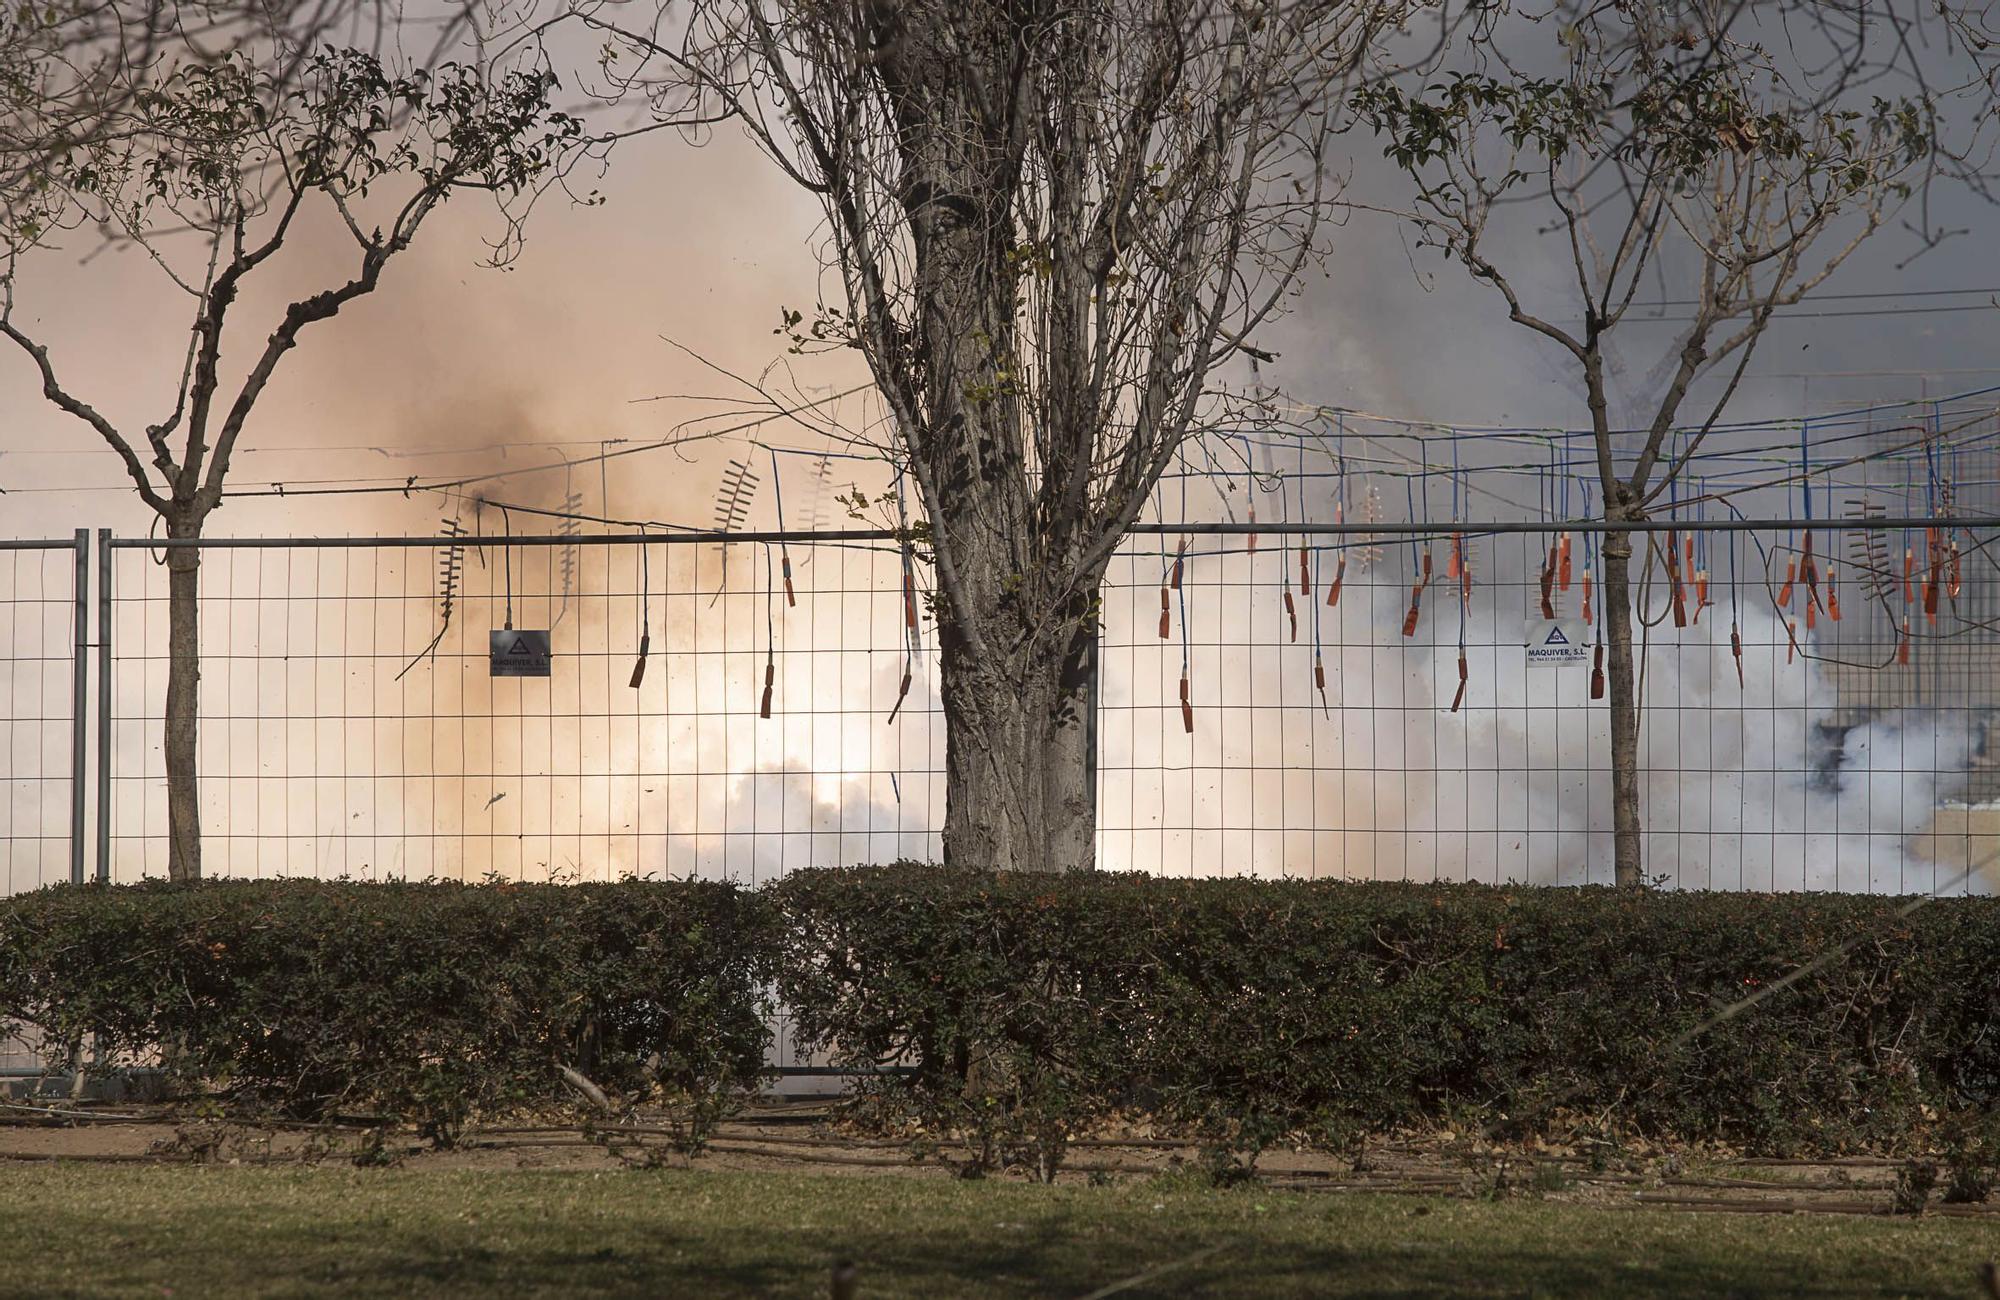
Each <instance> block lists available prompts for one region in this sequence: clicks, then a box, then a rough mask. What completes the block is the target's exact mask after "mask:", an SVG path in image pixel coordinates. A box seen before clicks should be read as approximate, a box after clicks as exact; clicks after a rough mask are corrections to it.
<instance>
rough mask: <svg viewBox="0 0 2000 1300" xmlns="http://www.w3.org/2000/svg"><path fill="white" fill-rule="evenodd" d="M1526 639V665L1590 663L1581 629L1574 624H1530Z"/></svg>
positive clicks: (1559, 622)
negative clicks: (1529, 631) (1529, 632)
mask: <svg viewBox="0 0 2000 1300" xmlns="http://www.w3.org/2000/svg"><path fill="white" fill-rule="evenodd" d="M1528 626H1529V628H1530V629H1531V634H1530V635H1529V638H1528V665H1529V667H1534V666H1535V665H1537V664H1558V665H1560V664H1586V663H1589V662H1590V649H1589V647H1588V646H1587V645H1586V644H1585V640H1584V632H1583V629H1582V628H1581V627H1579V626H1577V625H1576V624H1574V623H1565V622H1561V621H1557V622H1554V623H1550V622H1538V623H1530V624H1529V625H1528Z"/></svg>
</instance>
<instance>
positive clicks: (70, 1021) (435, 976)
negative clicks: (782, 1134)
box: [0, 881, 772, 1141]
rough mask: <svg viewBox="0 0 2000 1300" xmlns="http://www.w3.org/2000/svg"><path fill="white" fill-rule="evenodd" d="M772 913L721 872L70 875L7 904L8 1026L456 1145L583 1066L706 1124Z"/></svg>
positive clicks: (762, 970)
mask: <svg viewBox="0 0 2000 1300" xmlns="http://www.w3.org/2000/svg"><path fill="white" fill-rule="evenodd" d="M770 915H771V914H770V910H769V909H768V908H766V907H764V906H762V905H761V904H760V903H759V901H758V900H757V899H755V898H754V897H752V896H750V895H748V894H745V893H743V892H741V891H739V890H737V889H735V888H733V887H732V886H729V885H723V884H697V883H675V884H654V883H636V882H635V883H626V884H615V885H573V886H572V885H511V884H489V885H458V884H441V883H426V884H401V883H396V884H360V883H344V882H343V883H320V882H313V881H266V882H215V883H206V884H201V885H197V886H193V887H186V886H176V885H168V884H165V883H149V884H142V885H136V886H131V887H121V888H114V889H101V888H98V887H95V886H85V887H82V888H71V887H68V886H59V887H56V888H51V889H44V890H40V891H37V892H35V893H30V894H24V895H20V896H17V897H14V898H10V899H6V900H0V1022H4V1021H6V1020H9V1019H12V1020H16V1021H20V1022H25V1023H26V1024H29V1025H32V1026H34V1027H35V1028H36V1029H38V1030H39V1031H40V1032H41V1035H42V1037H43V1039H44V1040H45V1041H48V1042H54V1043H72V1042H79V1041H82V1040H84V1039H87V1038H88V1037H90V1036H92V1035H96V1036H97V1037H98V1040H99V1043H100V1044H101V1046H102V1047H103V1049H104V1050H105V1051H106V1053H107V1054H108V1055H109V1056H111V1057H114V1058H115V1057H118V1056H121V1055H123V1056H126V1057H128V1058H130V1057H133V1056H136V1057H140V1058H142V1059H143V1058H145V1057H149V1056H153V1055H155V1054H157V1055H158V1056H159V1058H160V1061H161V1063H162V1065H163V1066H164V1067H165V1068H166V1069H167V1071H168V1073H169V1075H170V1076H171V1077H173V1078H174V1079H175V1080H176V1081H177V1082H181V1083H186V1084H193V1083H201V1084H207V1085H211V1086H220V1087H222V1088H224V1089H226V1090H228V1091H229V1092H230V1093H232V1094H233V1095H235V1096H236V1097H238V1098H239V1099H241V1100H243V1101H248V1102H254V1103H256V1104H258V1105H259V1106H261V1107H264V1108H272V1109H277V1110H280V1111H283V1112H286V1113H291V1114H303V1115H309V1116H310V1115H323V1114H327V1113H330V1112H332V1111H334V1110H336V1109H349V1110H363V1111H372V1112H376V1113H381V1114H385V1115H389V1116H393V1117H397V1118H400V1119H404V1120H407V1121H411V1122H414V1123H416V1124H417V1125H418V1126H419V1127H420V1128H422V1129H423V1130H424V1131H425V1132H426V1133H428V1134H429V1135H431V1136H432V1137H434V1138H436V1139H438V1140H440V1141H449V1140H450V1139H451V1137H452V1136H453V1135H454V1134H455V1133H456V1132H457V1131H458V1129H459V1128H460V1127H461V1126H462V1125H463V1124H464V1123H465V1121H466V1120H467V1118H468V1117H469V1116H471V1115H473V1114H474V1113H477V1112H492V1111H497V1110H502V1109H506V1108H510V1107H518V1106H524V1105H533V1104H537V1103H544V1102H550V1101H554V1100H557V1099H560V1098H562V1097H563V1096H564V1095H565V1093H566V1091H567V1089H568V1087H569V1085H568V1084H566V1083H565V1081H564V1079H563V1077H562V1075H561V1073H560V1070H561V1068H562V1067H564V1066H567V1067H569V1068H570V1069H572V1070H575V1071H578V1072H580V1073H581V1074H582V1075H583V1076H584V1077H585V1078H586V1079H588V1080H591V1081H593V1082H595V1083H597V1084H599V1085H602V1086H604V1087H609V1088H614V1089H617V1090H619V1091H621V1092H625V1093H630V1094H634V1095H648V1094H650V1095H652V1096H654V1097H655V1098H656V1099H661V1100H665V1101H668V1102H671V1103H673V1104H674V1105H675V1106H676V1107H678V1108H681V1110H682V1111H683V1113H685V1114H686V1115H687V1116H688V1118H689V1121H690V1123H691V1124H692V1126H693V1128H694V1129H695V1130H697V1131H696V1132H695V1133H694V1134H693V1136H695V1137H697V1138H698V1136H699V1133H698V1130H699V1129H700V1128H701V1127H703V1126H704V1125H705V1123H706V1121H707V1120H708V1119H709V1118H711V1117H712V1116H713V1114H714V1113H715V1112H716V1111H717V1110H718V1108H719V1107H720V1106H721V1104H722V1103H723V1101H724V1099H725V1098H726V1095H727V1094H728V1093H729V1092H731V1091H733V1090H736V1089H740V1088H742V1087H745V1086H748V1085H750V1084H752V1083H754V1082H755V1080H756V1079H757V1077H758V1075H759V1073H760V1072H761V1070H762V1069H763V1065H764V1060H763V1051H764V1044H765V1042H766V1039H767V1033H766V1030H765V1028H764V1024H763V1019H764V1016H763V1012H764V1006H763V1003H762V989H763V988H764V987H765V986H766V985H767V983H768V978H769V976H768V970H767V969H766V966H765V959H766V954H767V953H768V951H769V950H770V948H771V947H772V941H771V937H770V935H769V933H768V931H767V929H766V926H767V923H768V921H769V919H770Z"/></svg>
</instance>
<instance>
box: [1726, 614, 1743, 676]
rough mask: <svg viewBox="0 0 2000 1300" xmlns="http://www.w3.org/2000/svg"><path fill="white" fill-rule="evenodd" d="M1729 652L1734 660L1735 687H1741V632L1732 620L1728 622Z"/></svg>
mask: <svg viewBox="0 0 2000 1300" xmlns="http://www.w3.org/2000/svg"><path fill="white" fill-rule="evenodd" d="M1729 654H1730V657H1731V658H1733V659H1735V660H1736V689H1737V690H1739V691H1740V690H1742V689H1743V634H1742V632H1740V631H1738V630H1737V627H1736V624H1735V623H1734V622H1733V621H1732V622H1731V623H1730V624H1729Z"/></svg>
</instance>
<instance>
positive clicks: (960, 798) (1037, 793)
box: [939, 581, 1097, 871]
mask: <svg viewBox="0 0 2000 1300" xmlns="http://www.w3.org/2000/svg"><path fill="white" fill-rule="evenodd" d="M969 585H972V586H975V587H979V586H984V585H985V584H983V583H979V582H976V581H975V582H972V583H970V584H969ZM1093 594H1094V588H1093ZM1078 605H1079V607H1080V608H1078V609H1077V610H1076V611H1075V615H1076V616H1075V617H1072V618H1069V619H1065V620H1064V622H1065V623H1066V624H1067V627H1066V629H1059V630H1057V631H1055V632H1054V633H1053V634H1051V635H1048V636H1047V637H1046V639H1044V640H1042V641H1039V642H1034V641H1031V642H1030V643H1029V645H1028V647H1027V648H1026V649H1024V650H1021V651H1019V652H1016V653H1014V654H1011V655H1009V656H1008V657H1006V658H1005V659H1004V660H1003V661H1002V662H1000V663H997V664H996V663H982V662H979V660H978V659H977V657H976V656H974V655H973V654H972V653H971V651H970V650H969V649H968V648H967V646H966V642H965V639H964V638H963V637H960V636H957V635H954V634H953V630H952V628H951V627H950V626H949V622H948V620H947V622H946V625H945V626H944V627H942V628H941V633H942V634H941V636H940V643H941V647H942V653H941V655H940V657H939V673H940V676H941V679H942V681H941V687H942V694H943V702H944V715H945V821H944V859H945V861H946V862H947V863H951V864H954V865H958V866H964V867H968V868H972V869H992V870H1001V871H1070V870H1079V869H1088V868H1090V867H1093V866H1095V865H1096V852H1097V846H1096V841H1097V791H1096V789H1095V786H1094V783H1095V780H1096V775H1095V773H1094V772H1093V771H1092V770H1091V755H1090V752H1089V751H1090V735H1089V720H1090V718H1089V714H1090V710H1091V708H1092V707H1093V705H1094V696H1093V693H1092V691H1091V690H1090V682H1089V674H1090V671H1091V666H1092V663H1093V661H1094V658H1095V657H1094V656H1093V655H1092V654H1091V650H1092V647H1093V645H1094V643H1095V641H1096V637H1097V628H1096V623H1095V621H1094V619H1093V618H1091V617H1090V616H1089V602H1087V601H1083V602H1078ZM974 608H985V609H988V610H992V611H993V612H992V614H991V616H990V617H983V618H981V620H980V623H981V626H980V631H981V633H982V636H983V639H984V641H985V643H986V644H987V645H988V646H1008V647H1012V646H1015V645H1018V644H1019V643H1020V642H1021V641H1022V639H1023V633H1024V628H1023V627H1022V626H1021V623H1020V620H1019V619H1018V618H1017V617H1015V616H1014V614H1013V612H1012V607H1011V605H1009V604H1008V603H1006V602H1002V603H1001V605H1000V606H999V608H998V609H994V607H993V606H990V605H987V606H974Z"/></svg>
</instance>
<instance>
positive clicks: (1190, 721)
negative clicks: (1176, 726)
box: [1181, 673, 1194, 736]
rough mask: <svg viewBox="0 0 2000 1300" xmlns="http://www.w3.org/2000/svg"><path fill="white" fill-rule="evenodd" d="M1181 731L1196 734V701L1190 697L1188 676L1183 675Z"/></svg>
mask: <svg viewBox="0 0 2000 1300" xmlns="http://www.w3.org/2000/svg"><path fill="white" fill-rule="evenodd" d="M1181 729H1182V730H1183V731H1186V732H1187V733H1188V735H1190V736H1192V735H1193V734H1194V701H1193V700H1192V699H1191V698H1189V696H1188V679H1187V674H1186V673H1182V674H1181Z"/></svg>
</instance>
